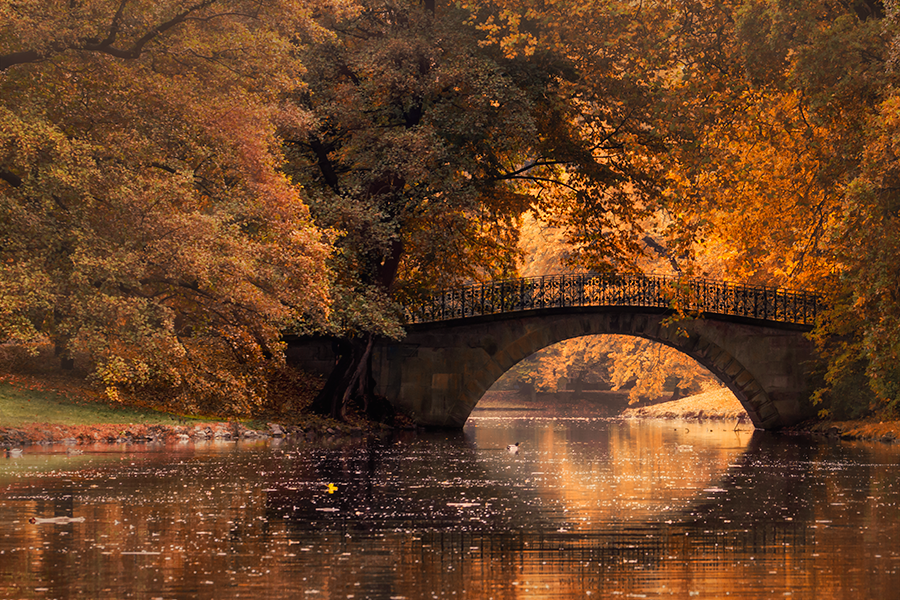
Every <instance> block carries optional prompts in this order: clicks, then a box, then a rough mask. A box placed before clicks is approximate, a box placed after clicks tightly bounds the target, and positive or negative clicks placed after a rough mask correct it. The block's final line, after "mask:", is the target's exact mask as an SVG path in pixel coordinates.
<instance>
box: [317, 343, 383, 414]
mask: <svg viewBox="0 0 900 600" xmlns="http://www.w3.org/2000/svg"><path fill="white" fill-rule="evenodd" d="M374 345H375V336H374V335H372V334H367V335H366V336H365V337H363V338H355V339H352V340H337V341H336V342H335V353H336V355H337V356H336V359H335V366H334V369H333V370H332V371H331V374H330V375H329V377H328V380H327V381H326V382H325V387H323V388H322V391H320V392H319V394H318V396H316V399H315V400H314V401H313V410H314V411H315V412H316V413H318V414H321V415H324V416H328V417H331V418H333V419H338V420H344V419H346V417H347V415H348V414H349V413H351V412H353V410H354V409H358V410H359V411H360V412H362V413H363V414H364V415H365V416H366V418H368V419H371V420H374V421H387V420H389V419H391V418H392V417H393V415H394V411H393V408H392V407H391V405H390V403H389V402H388V401H387V400H386V399H385V398H382V397H380V396H377V395H376V394H375V378H374V377H373V375H372V349H373V347H374Z"/></svg>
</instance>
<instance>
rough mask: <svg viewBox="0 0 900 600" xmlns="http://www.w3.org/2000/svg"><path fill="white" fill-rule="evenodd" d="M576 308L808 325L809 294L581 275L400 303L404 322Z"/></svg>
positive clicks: (814, 306)
mask: <svg viewBox="0 0 900 600" xmlns="http://www.w3.org/2000/svg"><path fill="white" fill-rule="evenodd" d="M581 306H598V307H603V306H623V307H627V306H633V307H651V308H660V309H669V310H680V311H684V312H685V313H688V314H701V315H702V314H710V315H726V316H734V317H746V318H750V319H759V320H763V321H776V322H781V323H792V324H797V325H813V324H814V323H815V320H816V315H817V314H819V312H820V310H821V307H822V297H821V296H820V295H818V294H815V293H812V292H804V291H794V290H787V289H781V288H774V287H764V286H763V287H760V286H749V285H741V284H735V283H727V282H723V281H712V280H707V279H678V278H675V277H664V276H640V275H615V274H602V273H582V274H574V275H546V276H543V277H523V278H521V279H508V280H503V281H491V282H488V283H483V284H477V285H470V286H466V287H461V288H456V289H452V290H446V291H443V292H438V293H436V294H433V295H432V296H430V297H427V298H425V299H424V300H422V301H421V302H419V303H416V304H415V305H408V306H407V307H406V318H407V322H408V323H431V322H436V321H448V320H451V319H463V318H467V317H480V316H485V315H495V314H500V313H510V312H521V311H528V310H541V309H546V308H569V307H581Z"/></svg>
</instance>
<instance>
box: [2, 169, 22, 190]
mask: <svg viewBox="0 0 900 600" xmlns="http://www.w3.org/2000/svg"><path fill="white" fill-rule="evenodd" d="M0 179H2V180H3V181H5V182H6V183H8V184H9V185H11V186H12V187H14V188H17V187H21V185H22V178H21V177H19V176H18V175H16V174H15V173H13V172H11V171H7V170H6V169H3V168H0Z"/></svg>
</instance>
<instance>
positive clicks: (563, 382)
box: [473, 334, 748, 420]
mask: <svg viewBox="0 0 900 600" xmlns="http://www.w3.org/2000/svg"><path fill="white" fill-rule="evenodd" d="M691 399H693V402H692V400H691ZM673 402H674V403H675V404H673ZM692 403H693V404H695V405H696V404H698V403H699V406H694V407H693V408H691V405H692ZM658 404H668V406H670V407H671V408H669V410H670V411H672V410H675V411H688V412H685V414H686V415H687V416H696V415H698V414H699V415H703V414H707V415H709V414H711V413H714V414H717V415H720V416H721V417H722V418H728V419H736V420H743V419H747V418H748V415H747V412H746V411H745V410H744V408H743V406H741V404H740V402H739V400H738V399H737V398H736V397H735V396H734V394H733V393H732V392H731V391H730V390H729V389H728V388H727V386H725V384H724V383H723V382H722V381H721V380H720V379H719V378H718V377H716V376H715V374H714V373H712V372H711V371H709V370H708V369H707V368H705V367H704V366H703V365H701V364H700V363H699V362H697V361H696V360H694V359H693V358H691V357H690V356H689V355H687V354H685V353H684V352H682V351H680V350H678V349H676V348H673V347H671V346H669V345H666V344H662V343H659V342H656V341H653V340H651V339H648V338H644V337H640V336H634V335H620V334H591V335H584V336H580V337H575V338H570V339H567V340H563V341H560V342H557V343H555V344H551V345H549V346H547V347H545V348H543V349H540V350H538V351H536V352H535V353H533V354H531V355H530V356H527V357H525V358H524V359H522V360H520V361H519V362H518V363H516V364H515V365H514V366H513V367H512V368H510V369H509V370H508V371H506V372H505V373H503V374H502V375H501V376H500V377H499V378H498V379H497V380H496V381H495V382H494V383H493V384H492V385H491V386H490V387H489V388H488V389H487V390H486V391H485V393H484V396H482V398H481V399H480V400H479V401H478V402H477V404H476V406H475V408H474V410H473V414H476V415H482V414H488V413H490V412H494V413H496V411H503V412H509V411H516V412H520V413H527V412H529V411H536V410H537V411H541V413H542V414H552V415H558V416H617V415H619V414H621V413H622V412H623V411H624V410H625V409H628V408H641V407H649V406H654V405H658Z"/></svg>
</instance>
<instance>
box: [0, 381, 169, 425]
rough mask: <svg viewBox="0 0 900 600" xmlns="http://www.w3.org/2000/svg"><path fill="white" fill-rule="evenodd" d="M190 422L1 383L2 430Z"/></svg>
mask: <svg viewBox="0 0 900 600" xmlns="http://www.w3.org/2000/svg"><path fill="white" fill-rule="evenodd" d="M186 420H187V419H185V418H184V417H179V416H177V415H172V414H168V413H164V412H158V411H154V410H141V409H137V408H132V407H125V406H115V405H111V404H109V403H105V402H101V401H99V400H98V399H93V398H90V397H87V396H78V395H75V394H62V393H59V392H55V391H48V390H38V389H29V388H24V387H20V386H19V385H15V384H11V383H7V382H0V427H25V426H28V425H31V424H33V423H35V422H44V423H53V424H57V425H69V426H82V425H97V424H137V425H166V426H174V425H182V424H184V423H185V421H186Z"/></svg>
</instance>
